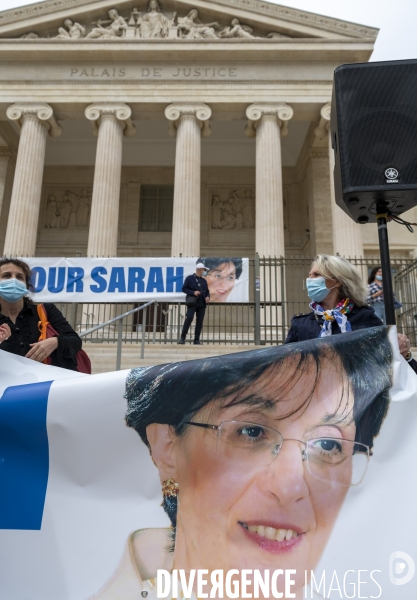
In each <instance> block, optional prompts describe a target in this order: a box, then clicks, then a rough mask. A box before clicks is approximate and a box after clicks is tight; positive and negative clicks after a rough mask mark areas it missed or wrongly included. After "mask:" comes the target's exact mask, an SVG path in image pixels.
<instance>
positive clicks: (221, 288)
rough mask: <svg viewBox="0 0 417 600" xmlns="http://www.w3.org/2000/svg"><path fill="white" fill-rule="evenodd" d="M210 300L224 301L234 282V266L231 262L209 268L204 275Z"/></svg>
mask: <svg viewBox="0 0 417 600" xmlns="http://www.w3.org/2000/svg"><path fill="white" fill-rule="evenodd" d="M206 280H207V285H208V288H209V291H210V301H211V302H226V300H227V298H228V297H229V294H230V292H231V291H232V289H233V288H234V285H235V282H236V267H235V265H234V263H232V262H226V263H222V264H220V265H219V266H218V267H216V268H215V269H210V271H209V272H208V273H207V275H206Z"/></svg>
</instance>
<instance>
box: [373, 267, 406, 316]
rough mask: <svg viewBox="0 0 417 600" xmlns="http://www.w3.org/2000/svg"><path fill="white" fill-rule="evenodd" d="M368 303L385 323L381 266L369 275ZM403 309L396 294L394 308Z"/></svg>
mask: <svg viewBox="0 0 417 600" xmlns="http://www.w3.org/2000/svg"><path fill="white" fill-rule="evenodd" d="M366 302H367V304H369V306H371V307H372V308H373V309H374V311H375V314H376V315H378V317H379V318H380V319H381V321H383V322H384V323H385V321H386V320H385V303H384V291H383V287H382V269H381V266H380V265H378V266H377V267H374V268H373V269H372V270H371V272H370V273H369V277H368V297H367V299H366ZM401 307H402V304H401V302H398V300H397V299H396V297H395V294H394V308H395V309H396V310H397V309H398V308H401Z"/></svg>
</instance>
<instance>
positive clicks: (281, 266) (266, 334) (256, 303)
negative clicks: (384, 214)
mask: <svg viewBox="0 0 417 600" xmlns="http://www.w3.org/2000/svg"><path fill="white" fill-rule="evenodd" d="M349 260H350V262H351V263H352V264H354V265H356V266H357V267H358V268H359V269H360V270H361V271H362V274H363V278H364V281H366V279H367V276H368V272H369V271H370V269H371V268H372V267H373V266H375V265H378V264H379V258H378V257H374V258H349ZM310 267H311V259H310V258H304V257H301V258H298V257H289V258H287V257H286V258H265V257H264V258H259V257H255V258H254V259H251V260H250V261H249V303H231V302H230V303H216V304H214V303H213V304H210V305H209V306H208V308H207V310H206V316H205V319H204V326H203V332H202V335H201V340H202V341H203V342H204V343H216V344H231V343H234V344H248V345H250V344H252V345H253V344H257V345H259V344H261V345H264V344H274V345H275V344H282V343H283V341H284V340H285V338H286V336H287V333H288V329H289V327H290V324H291V318H292V316H293V315H294V314H297V313H305V312H308V311H309V310H310V309H309V299H308V297H307V294H306V291H305V280H306V277H307V276H308V273H309V271H310ZM391 267H392V272H393V282H394V288H395V292H396V294H397V298H398V300H399V301H400V302H402V304H403V307H402V309H401V310H400V311H397V324H398V327H399V331H402V332H404V333H406V334H407V336H408V337H409V338H410V340H411V342H412V345H416V346H417V322H416V319H415V318H414V316H415V315H416V318H417V261H412V260H407V259H393V260H392V261H391ZM57 306H58V308H60V310H61V311H62V312H63V314H64V316H66V318H67V320H68V321H69V322H70V323H71V325H72V326H73V327H74V328H75V330H76V331H78V332H84V331H87V330H88V329H91V328H92V327H94V326H96V325H98V324H100V323H104V322H106V321H108V320H110V319H112V318H114V317H116V316H118V315H122V314H123V313H125V312H127V311H129V310H132V309H133V308H136V307H138V306H140V304H134V303H119V304H70V303H68V304H57ZM186 310H187V308H186V306H185V304H183V303H178V302H177V303H169V302H157V303H155V304H153V305H151V306H150V307H148V310H147V311H146V314H145V319H144V314H143V313H142V312H139V313H135V314H133V315H131V316H129V317H128V318H126V319H124V321H123V326H122V334H123V342H124V343H126V344H138V343H141V341H142V330H144V334H145V340H146V341H147V342H148V343H160V344H176V343H177V342H178V339H179V337H180V334H181V329H182V325H183V322H184V319H185V313H186ZM118 331H119V328H118V327H116V326H114V325H110V326H107V327H105V328H103V329H101V330H99V331H96V332H94V333H91V334H89V335H88V336H85V337H84V340H85V341H88V342H96V343H106V342H107V343H113V342H116V341H117V338H118ZM193 335H194V324H193V325H192V326H191V328H190V331H189V333H188V338H189V339H192V338H193Z"/></svg>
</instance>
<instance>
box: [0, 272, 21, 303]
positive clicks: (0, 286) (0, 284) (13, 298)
mask: <svg viewBox="0 0 417 600" xmlns="http://www.w3.org/2000/svg"><path fill="white" fill-rule="evenodd" d="M27 293H28V291H27V288H26V286H25V284H24V283H22V282H21V281H19V280H18V279H15V278H14V277H13V278H12V279H7V280H5V281H0V298H3V300H6V302H11V303H12V304H13V302H18V301H19V300H20V299H21V298H23V296H26V294H27Z"/></svg>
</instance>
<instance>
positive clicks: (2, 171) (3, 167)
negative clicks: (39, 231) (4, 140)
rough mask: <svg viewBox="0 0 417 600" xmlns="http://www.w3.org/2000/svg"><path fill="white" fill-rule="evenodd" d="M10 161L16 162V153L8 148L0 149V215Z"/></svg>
mask: <svg viewBox="0 0 417 600" xmlns="http://www.w3.org/2000/svg"><path fill="white" fill-rule="evenodd" d="M10 159H14V160H15V155H14V152H13V151H12V150H11V149H10V148H7V147H3V146H2V147H0V215H1V209H2V206H3V198H4V190H5V187H6V178H7V169H8V166H9V162H10Z"/></svg>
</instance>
